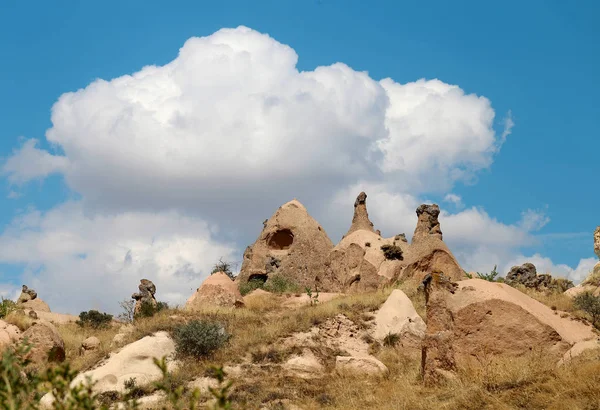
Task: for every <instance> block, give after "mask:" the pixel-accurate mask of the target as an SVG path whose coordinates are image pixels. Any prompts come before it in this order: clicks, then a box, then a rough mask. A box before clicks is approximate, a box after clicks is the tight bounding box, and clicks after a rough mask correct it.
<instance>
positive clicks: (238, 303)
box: [184, 272, 244, 311]
mask: <svg viewBox="0 0 600 410" xmlns="http://www.w3.org/2000/svg"><path fill="white" fill-rule="evenodd" d="M242 306H244V300H243V298H242V294H241V293H240V291H239V289H238V287H237V285H236V284H235V282H234V281H232V280H231V279H230V278H229V276H227V274H225V273H224V272H217V273H213V274H212V275H210V276H209V277H208V278H206V280H205V281H204V282H203V283H202V285H200V287H199V288H198V290H197V291H196V293H194V294H193V295H192V296H191V297H190V298H189V299H188V300H187V302H186V303H185V307H184V309H185V310H189V311H197V310H201V309H202V308H206V307H242Z"/></svg>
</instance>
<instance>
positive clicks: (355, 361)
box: [335, 355, 389, 376]
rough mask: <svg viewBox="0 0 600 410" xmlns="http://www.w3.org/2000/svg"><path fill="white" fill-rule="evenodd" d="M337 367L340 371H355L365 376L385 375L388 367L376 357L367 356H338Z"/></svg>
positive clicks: (336, 359)
mask: <svg viewBox="0 0 600 410" xmlns="http://www.w3.org/2000/svg"><path fill="white" fill-rule="evenodd" d="M335 369H336V370H337V371H338V372H340V373H355V374H361V375H365V376H384V375H386V374H387V373H388V371H389V370H388V368H387V367H386V365H385V364H383V363H381V362H380V361H379V360H377V359H376V358H375V357H373V356H370V355H367V356H337V357H336V358H335Z"/></svg>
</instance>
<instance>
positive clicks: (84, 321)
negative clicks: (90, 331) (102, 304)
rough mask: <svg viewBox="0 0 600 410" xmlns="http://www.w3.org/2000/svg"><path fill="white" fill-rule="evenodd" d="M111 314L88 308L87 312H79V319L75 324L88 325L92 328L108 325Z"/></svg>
mask: <svg viewBox="0 0 600 410" xmlns="http://www.w3.org/2000/svg"><path fill="white" fill-rule="evenodd" d="M112 318H113V316H112V315H110V314H108V313H100V312H98V311H97V310H90V311H89V312H81V313H80V314H79V320H78V321H77V324H78V325H79V326H81V327H84V326H89V327H92V328H94V329H101V328H105V327H108V326H109V325H110V322H111V321H112Z"/></svg>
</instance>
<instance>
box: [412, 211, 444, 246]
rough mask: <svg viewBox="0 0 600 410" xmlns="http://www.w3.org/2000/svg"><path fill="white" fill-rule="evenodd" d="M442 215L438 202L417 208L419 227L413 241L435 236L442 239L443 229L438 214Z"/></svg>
mask: <svg viewBox="0 0 600 410" xmlns="http://www.w3.org/2000/svg"><path fill="white" fill-rule="evenodd" d="M439 215H440V207H439V206H438V205H436V204H433V205H426V204H423V205H420V206H419V207H418V208H417V217H418V220H417V227H416V228H415V233H414V234H413V238H412V242H413V243H415V242H418V241H419V240H421V239H423V238H428V237H429V236H433V237H435V238H438V239H440V240H442V229H441V227H440V222H439V221H438V216H439Z"/></svg>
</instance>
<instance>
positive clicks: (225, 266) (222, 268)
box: [210, 258, 235, 280]
mask: <svg viewBox="0 0 600 410" xmlns="http://www.w3.org/2000/svg"><path fill="white" fill-rule="evenodd" d="M232 266H233V264H232V263H230V262H227V261H224V260H223V258H221V259H219V261H218V262H217V263H215V264H214V266H213V268H212V271H211V272H210V274H211V275H213V274H215V273H218V272H223V273H224V274H226V275H227V276H229V279H231V280H235V275H234V274H233V271H232V270H231V268H232Z"/></svg>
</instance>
